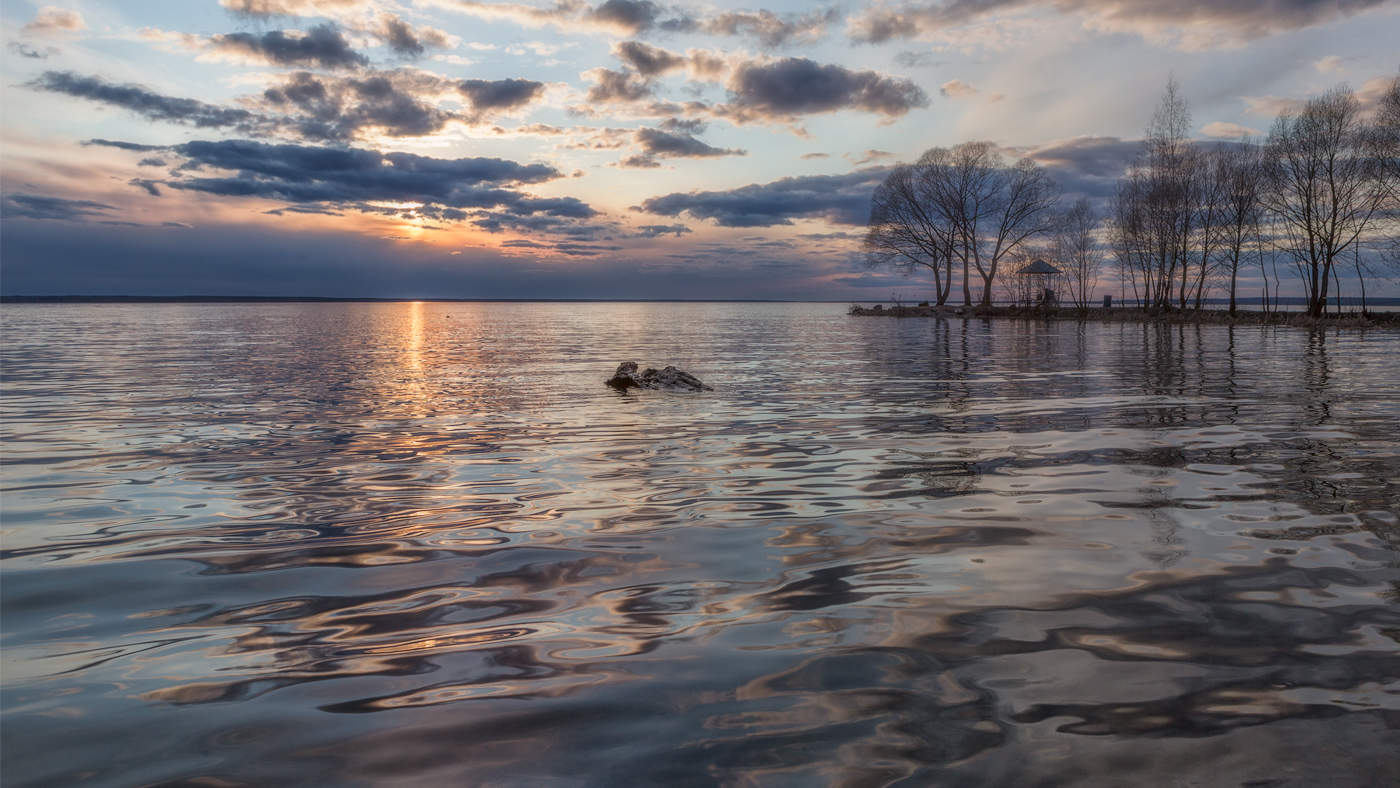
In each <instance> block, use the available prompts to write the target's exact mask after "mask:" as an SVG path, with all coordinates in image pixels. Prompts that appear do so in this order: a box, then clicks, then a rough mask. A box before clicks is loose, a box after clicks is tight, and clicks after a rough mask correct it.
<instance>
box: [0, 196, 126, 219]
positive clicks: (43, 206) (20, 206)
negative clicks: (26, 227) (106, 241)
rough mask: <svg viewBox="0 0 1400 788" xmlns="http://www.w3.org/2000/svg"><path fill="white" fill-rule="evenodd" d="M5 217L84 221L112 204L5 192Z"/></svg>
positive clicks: (106, 209)
mask: <svg viewBox="0 0 1400 788" xmlns="http://www.w3.org/2000/svg"><path fill="white" fill-rule="evenodd" d="M3 206H4V210H3V215H4V217H5V218H6V219H59V220H63V221H85V220H87V218H88V217H92V216H101V215H102V211H114V210H116V208H115V207H114V206H111V205H108V204H106V203H101V202H94V201H92V200H67V199H64V198H62V197H46V196H44V195H41V194H22V193H15V194H7V195H5V199H4V201H3Z"/></svg>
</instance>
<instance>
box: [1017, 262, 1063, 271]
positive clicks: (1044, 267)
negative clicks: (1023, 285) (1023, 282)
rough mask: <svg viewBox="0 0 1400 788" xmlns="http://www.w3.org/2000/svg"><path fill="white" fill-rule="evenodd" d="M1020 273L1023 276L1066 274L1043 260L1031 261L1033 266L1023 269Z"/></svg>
mask: <svg viewBox="0 0 1400 788" xmlns="http://www.w3.org/2000/svg"><path fill="white" fill-rule="evenodd" d="M1019 273H1023V274H1060V273H1064V272H1063V271H1061V270H1060V269H1058V268H1056V267H1055V266H1053V265H1050V264H1049V263H1047V262H1045V261H1044V260H1041V259H1038V258H1037V259H1036V260H1033V261H1031V264H1030V265H1028V266H1026V267H1025V268H1022V269H1021V270H1020V272H1019Z"/></svg>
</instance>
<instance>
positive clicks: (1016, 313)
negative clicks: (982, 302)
mask: <svg viewBox="0 0 1400 788" xmlns="http://www.w3.org/2000/svg"><path fill="white" fill-rule="evenodd" d="M847 314H849V315H853V316H857V317H963V318H975V317H980V318H1003V319H1006V318H1009V319H1015V320H1069V321H1076V322H1100V323H1166V324H1172V325H1221V326H1237V325H1239V326H1286V327H1291V328H1400V312H1364V313H1363V312H1343V313H1341V314H1339V315H1338V314H1331V315H1323V316H1321V317H1313V316H1311V315H1308V314H1306V313H1304V312H1279V311H1274V312H1263V311H1259V310H1236V311H1235V312H1234V313H1231V312H1229V311H1227V310H1224V309H1184V310H1177V309H1173V310H1163V309H1142V308H1139V307H1109V308H1104V307H1088V308H1085V309H1079V308H1077V307H1050V308H1047V307H1016V306H992V307H985V306H971V307H965V306H949V305H943V306H903V305H895V306H889V307H887V306H884V305H883V304H879V305H876V306H872V307H864V306H860V305H858V304H853V305H851V307H850V309H848V310H847Z"/></svg>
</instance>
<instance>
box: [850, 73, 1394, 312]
mask: <svg viewBox="0 0 1400 788" xmlns="http://www.w3.org/2000/svg"><path fill="white" fill-rule="evenodd" d="M1190 124H1191V114H1190V110H1189V108H1188V106H1187V103H1186V100H1185V99H1184V98H1183V97H1182V96H1181V94H1180V90H1179V89H1178V87H1177V84H1176V82H1175V80H1169V81H1168V83H1167V88H1166V91H1165V93H1164V95H1163V97H1162V100H1161V103H1160V104H1159V105H1158V107H1157V109H1156V111H1155V112H1154V113H1153V116H1152V120H1151V122H1150V123H1149V124H1148V126H1147V129H1146V135H1145V139H1144V142H1143V150H1142V153H1141V154H1140V155H1139V157H1138V159H1137V160H1136V161H1135V162H1134V163H1133V164H1132V165H1131V166H1130V167H1129V169H1128V172H1127V173H1126V175H1125V176H1124V177H1123V179H1122V180H1121V181H1120V182H1119V184H1118V188H1117V189H1116V192H1115V194H1114V197H1113V199H1112V201H1111V207H1110V209H1109V211H1108V215H1107V216H1099V215H1097V214H1096V213H1095V211H1094V210H1093V208H1092V206H1091V204H1090V203H1089V202H1088V201H1087V200H1079V201H1078V202H1076V203H1075V204H1074V205H1072V206H1071V207H1069V208H1068V209H1067V210H1061V208H1060V205H1059V203H1060V192H1059V189H1058V188H1057V187H1056V185H1055V184H1054V183H1053V182H1052V180H1051V179H1050V178H1049V177H1048V175H1047V174H1046V173H1045V171H1044V169H1043V168H1042V167H1041V166H1040V165H1038V164H1036V163H1035V162H1034V161H1032V160H1030V159H1027V158H1023V159H1021V160H1019V161H1016V162H1014V163H1012V162H1008V161H1006V160H1005V159H1004V157H1003V156H1002V155H1001V154H1000V153H999V152H998V151H997V149H996V148H995V147H994V146H993V145H992V144H991V143H988V142H965V143H963V144H961V145H957V146H955V147H953V148H933V149H930V150H928V151H926V152H925V153H924V154H923V156H921V157H920V158H919V160H918V161H917V162H915V163H913V164H906V165H900V166H897V167H895V168H894V169H893V170H892V171H891V172H890V174H889V176H888V177H887V178H886V179H885V181H884V183H882V184H881V185H880V186H878V187H877V188H876V189H875V193H874V195H873V197H872V200H871V212H870V226H869V229H868V231H867V233H866V237H865V251H866V261H867V263H868V264H869V265H871V266H872V267H879V266H892V267H894V268H895V269H896V270H901V271H904V272H906V273H912V272H913V271H915V270H918V269H919V268H927V269H929V270H930V271H931V272H932V273H933V278H934V282H935V285H936V287H935V292H936V295H937V302H938V304H940V305H942V304H945V303H947V301H948V299H949V297H950V295H951V294H952V291H953V287H954V277H955V275H957V273H958V272H959V271H960V272H961V279H962V297H963V303H964V304H965V305H971V303H972V295H971V287H970V278H971V276H970V275H971V272H972V271H975V272H976V273H977V275H978V277H979V278H980V279H981V285H982V294H981V303H982V304H983V305H990V304H991V300H992V293H993V286H994V285H995V284H996V283H997V281H998V276H999V275H1002V274H1004V273H1005V271H1006V269H1007V267H1008V263H1009V262H1010V261H1013V260H1015V261H1018V262H1019V261H1022V260H1027V259H1029V257H1030V256H1032V255H1033V254H1034V253H1035V252H1037V251H1042V252H1043V253H1044V254H1046V256H1049V257H1052V258H1053V259H1054V260H1055V263H1056V265H1057V266H1058V267H1060V268H1061V269H1062V270H1063V271H1064V272H1065V274H1066V277H1067V279H1068V283H1069V291H1070V297H1071V298H1072V300H1073V301H1074V302H1075V304H1076V305H1078V306H1080V307H1081V308H1082V307H1085V306H1087V305H1088V303H1089V301H1090V300H1091V299H1092V297H1093V290H1094V288H1095V287H1096V286H1097V282H1098V276H1099V270H1100V267H1101V265H1102V263H1103V261H1104V259H1105V257H1106V256H1107V257H1111V259H1112V260H1113V263H1114V264H1115V265H1116V267H1117V272H1118V275H1119V279H1120V281H1121V282H1122V283H1123V287H1124V289H1125V291H1126V290H1128V289H1131V292H1132V294H1133V297H1134V299H1135V300H1136V301H1138V302H1140V303H1142V304H1144V305H1145V306H1147V307H1149V308H1153V309H1187V308H1197V309H1199V308H1200V307H1201V304H1202V302H1203V300H1204V299H1205V298H1206V297H1207V295H1208V294H1209V293H1210V292H1211V291H1212V290H1213V289H1215V288H1217V287H1220V288H1225V289H1227V291H1228V293H1229V300H1230V306H1229V309H1230V311H1231V312H1234V311H1235V308H1236V299H1237V291H1238V284H1239V280H1240V277H1241V274H1242V272H1244V271H1245V270H1246V266H1247V265H1249V264H1251V263H1253V264H1257V265H1258V266H1259V270H1260V272H1261V275H1262V277H1263V280H1264V283H1265V292H1264V297H1265V303H1266V304H1267V303H1269V300H1270V296H1271V293H1270V290H1271V289H1272V298H1273V299H1277V297H1278V287H1279V276H1278V272H1277V262H1278V260H1279V259H1280V258H1281V259H1283V260H1285V261H1286V265H1287V264H1291V265H1292V267H1293V269H1294V271H1295V272H1296V273H1297V275H1298V277H1299V279H1300V280H1301V281H1302V283H1303V286H1304V291H1305V292H1306V294H1307V301H1308V313H1309V314H1311V315H1314V316H1317V315H1321V314H1322V313H1323V311H1324V310H1325V308H1326V305H1327V303H1328V299H1329V297H1332V296H1333V295H1334V294H1335V292H1336V288H1337V287H1338V286H1339V285H1338V282H1339V277H1338V269H1339V268H1340V267H1341V266H1343V265H1346V264H1348V263H1350V265H1351V266H1352V268H1353V269H1354V273H1355V275H1356V277H1357V280H1358V282H1359V284H1360V287H1361V289H1362V290H1361V294H1362V301H1363V308H1364V300H1365V282H1366V278H1367V276H1369V275H1373V274H1374V273H1375V272H1374V271H1373V270H1372V267H1373V265H1374V263H1371V262H1366V261H1365V260H1363V257H1362V255H1361V248H1362V246H1363V245H1369V246H1372V247H1374V249H1375V251H1377V252H1379V253H1380V254H1379V255H1377V256H1375V257H1373V258H1368V259H1375V260H1387V261H1389V262H1391V263H1393V264H1400V240H1397V236H1398V235H1400V233H1397V225H1398V224H1400V77H1396V78H1394V79H1392V80H1391V81H1390V83H1389V85H1388V87H1387V89H1386V90H1385V92H1384V93H1383V95H1382V97H1381V99H1380V102H1379V105H1378V106H1377V107H1376V109H1375V111H1374V112H1373V113H1372V114H1371V116H1370V117H1367V116H1366V115H1365V114H1364V113H1363V111H1362V107H1361V105H1360V102H1359V101H1358V100H1357V97H1356V94H1355V93H1354V92H1353V91H1352V90H1351V89H1349V88H1347V87H1345V86H1339V87H1336V88H1333V89H1332V90H1330V91H1328V92H1326V93H1324V94H1322V95H1321V96H1318V97H1317V98H1313V99H1310V100H1308V101H1307V102H1304V103H1303V104H1302V105H1301V107H1300V108H1298V109H1297V110H1286V111H1284V112H1282V113H1281V114H1280V115H1279V116H1278V118H1277V119H1276V120H1275V121H1274V124H1273V127H1272V128H1271V129H1270V131H1269V134H1268V136H1267V138H1266V139H1264V140H1261V141H1255V140H1251V139H1249V138H1247V137H1246V138H1243V139H1241V140H1239V141H1238V142H1230V143H1213V144H1206V143H1201V142H1196V141H1193V140H1191V139H1190Z"/></svg>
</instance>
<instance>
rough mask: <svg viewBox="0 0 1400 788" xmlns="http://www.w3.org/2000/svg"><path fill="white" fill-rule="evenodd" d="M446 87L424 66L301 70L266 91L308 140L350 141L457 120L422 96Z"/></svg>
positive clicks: (425, 130)
mask: <svg viewBox="0 0 1400 788" xmlns="http://www.w3.org/2000/svg"><path fill="white" fill-rule="evenodd" d="M442 88H443V85H442V83H441V81H440V80H438V79H437V78H436V77H433V76H432V75H429V74H425V73H424V72H420V71H411V70H395V71H378V72H370V73H369V74H366V75H363V76H355V77H340V76H325V75H317V74H311V73H308V72H305V71H300V72H297V73H295V74H292V75H291V76H290V77H289V78H288V79H287V81H286V82H284V83H282V84H281V85H277V86H276V87H271V88H268V89H267V90H265V91H263V100H264V103H265V105H266V106H267V107H268V108H269V109H270V110H272V111H274V112H277V113H279V114H282V115H284V116H286V118H287V120H286V123H287V124H289V125H292V126H293V127H295V129H296V130H297V131H298V132H299V133H300V134H301V135H302V136H303V137H306V138H307V139H312V140H346V139H352V138H355V137H358V136H361V135H362V134H364V133H366V132H370V131H377V132H380V133H383V134H386V135H388V136H391V137H413V136H422V135H426V134H431V133H433V132H436V131H440V130H442V128H443V127H444V126H446V125H447V123H448V122H449V121H452V120H454V119H457V117H458V116H456V115H454V114H453V113H451V112H448V111H445V110H442V109H439V108H437V107H436V106H433V105H432V104H430V103H428V102H427V101H426V100H424V98H423V94H433V93H436V92H438V91H440V90H442Z"/></svg>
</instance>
